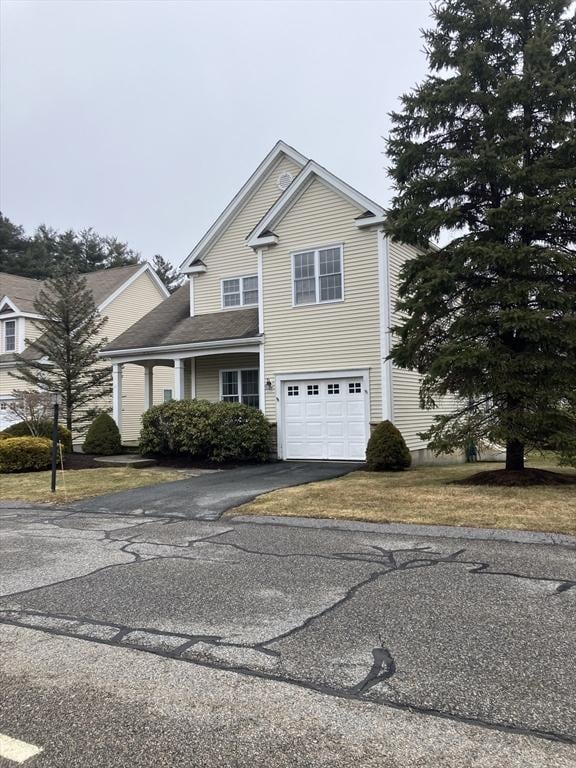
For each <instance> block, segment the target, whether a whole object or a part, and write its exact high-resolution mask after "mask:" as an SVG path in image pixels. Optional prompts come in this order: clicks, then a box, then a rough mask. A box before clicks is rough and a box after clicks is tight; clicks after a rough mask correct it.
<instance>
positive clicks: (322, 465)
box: [72, 461, 361, 520]
mask: <svg viewBox="0 0 576 768" xmlns="http://www.w3.org/2000/svg"><path fill="white" fill-rule="evenodd" d="M359 466H361V465H360V464H354V463H351V462H334V461H326V462H320V461H317V462H315V461H279V462H275V463H272V464H257V465H249V466H245V467H238V468H236V469H227V470H223V471H219V472H209V473H206V474H203V475H200V476H199V477H191V478H189V479H186V480H177V481H176V482H173V483H163V484H161V485H149V486H146V487H144V488H134V489H132V490H129V491H121V492H119V493H108V494H105V495H103V496H97V497H96V498H94V499H85V500H84V501H79V502H77V503H76V504H73V505H72V508H75V509H82V510H87V511H100V512H115V513H118V512H121V513H125V514H126V513H128V514H133V513H135V512H136V513H140V514H145V515H150V514H152V515H153V514H163V515H176V516H179V517H186V518H190V519H194V520H216V519H217V518H218V517H220V515H221V514H222V513H223V512H225V511H226V510H227V509H231V508H232V507H237V506H239V505H240V504H245V503H246V502H248V501H252V499H254V498H255V497H256V496H259V495H260V494H261V493H268V491H274V490H276V489H277V488H286V487H288V486H291V485H302V484H304V483H314V482H316V481H318V480H328V479H329V478H332V477H339V476H340V475H345V474H346V473H348V472H352V471H353V470H354V469H357V468H358V467H359Z"/></svg>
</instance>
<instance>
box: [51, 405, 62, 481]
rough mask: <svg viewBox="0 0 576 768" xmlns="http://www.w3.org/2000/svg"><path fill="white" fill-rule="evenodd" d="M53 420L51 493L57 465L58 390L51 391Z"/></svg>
mask: <svg viewBox="0 0 576 768" xmlns="http://www.w3.org/2000/svg"><path fill="white" fill-rule="evenodd" d="M51 395H52V406H53V409H54V412H53V417H52V418H53V421H52V484H51V489H52V493H55V491H56V467H57V466H58V411H59V409H60V402H61V395H60V392H52V393H51Z"/></svg>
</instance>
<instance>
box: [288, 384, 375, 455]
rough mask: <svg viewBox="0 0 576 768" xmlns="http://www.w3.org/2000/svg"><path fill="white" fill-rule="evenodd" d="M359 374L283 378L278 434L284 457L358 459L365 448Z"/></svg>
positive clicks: (363, 414) (363, 415) (363, 392)
mask: <svg viewBox="0 0 576 768" xmlns="http://www.w3.org/2000/svg"><path fill="white" fill-rule="evenodd" d="M365 401H366V397H365V391H364V384H363V381H362V379H361V378H353V379H347V378H342V379H312V380H309V381H308V380H306V379H304V380H294V381H285V382H283V384H282V406H283V407H282V434H283V442H284V454H285V456H284V457H285V458H286V459H344V460H346V459H353V460H355V459H359V460H361V461H362V460H363V459H364V458H365V452H366V441H367V436H366V403H365Z"/></svg>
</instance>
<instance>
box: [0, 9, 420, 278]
mask: <svg viewBox="0 0 576 768" xmlns="http://www.w3.org/2000/svg"><path fill="white" fill-rule="evenodd" d="M1 13H2V17H1V35H2V38H1V43H2V45H1V49H2V54H1V55H2V60H1V78H2V79H1V88H2V91H1V97H2V119H1V158H0V160H1V180H0V207H1V209H2V212H3V213H4V214H5V215H7V216H8V217H9V218H10V219H11V220H12V221H14V222H15V223H18V224H22V225H23V226H24V227H25V228H26V229H27V230H28V231H31V230H32V229H33V228H34V227H35V226H36V225H38V224H40V223H45V224H49V225H51V226H54V227H56V228H58V229H65V228H68V227H72V228H74V229H81V228H83V227H89V226H91V227H93V228H94V229H95V230H96V231H97V232H99V233H100V234H113V235H117V236H118V237H119V238H120V239H122V240H125V241H127V242H128V243H129V244H130V246H131V247H133V248H135V249H136V250H138V251H140V252H141V253H142V255H143V256H144V257H146V258H151V257H152V256H153V254H154V253H161V254H162V255H164V256H165V257H166V258H168V259H169V260H170V261H172V262H174V263H175V264H178V263H180V262H181V261H182V260H183V259H184V258H185V256H186V255H187V253H188V252H189V251H190V250H191V248H192V247H193V246H194V245H195V243H196V242H197V241H198V240H199V239H200V237H201V236H202V235H203V234H204V232H205V230H206V229H207V228H208V227H209V226H210V224H211V223H212V221H213V220H214V219H215V218H216V216H217V215H218V214H219V213H220V212H221V211H222V209H223V208H224V207H225V205H226V204H227V203H228V202H229V200H230V199H231V198H232V197H233V195H234V194H235V193H236V191H237V190H238V188H239V187H240V186H241V185H242V184H243V183H244V181H245V180H246V179H247V177H248V176H249V175H250V174H251V173H252V171H253V170H254V168H255V167H256V166H257V165H258V163H259V162H260V161H261V160H262V158H263V157H264V156H265V155H266V153H267V152H268V151H269V150H270V149H271V147H272V146H273V145H274V144H275V142H276V141H277V140H278V139H280V138H281V139H284V140H285V141H287V142H288V143H289V144H291V145H292V146H294V147H296V148H297V149H298V150H299V151H300V152H302V153H303V154H304V155H306V156H307V157H312V158H313V159H315V160H317V161H318V162H319V163H321V164H322V165H324V166H326V167H327V168H329V169H330V170H331V171H332V172H333V173H336V174H337V175H338V176H340V177H342V178H343V179H345V180H346V181H347V182H349V183H350V184H352V185H353V186H355V187H356V188H358V189H359V190H360V191H361V192H363V193H364V194H366V195H368V196H369V197H372V198H373V199H375V200H377V201H378V202H380V203H384V204H385V203H386V202H387V201H388V200H389V195H390V190H389V185H388V182H387V179H386V173H385V164H386V159H385V157H384V155H383V154H382V153H383V151H384V141H383V139H382V136H383V135H385V134H386V133H387V130H388V128H389V120H388V117H387V113H388V112H389V111H390V110H391V109H394V108H396V107H397V106H398V101H397V99H398V96H400V95H401V94H402V93H403V92H405V91H407V90H409V89H410V88H411V87H412V86H413V85H414V84H415V83H416V82H418V81H419V80H421V79H422V78H423V76H424V74H425V72H426V66H425V59H424V56H423V53H422V40H421V37H420V31H419V30H420V28H422V27H426V26H429V4H428V2H425V1H422V2H421V1H420V0H374V1H373V2H364V1H363V0H350V1H348V0H346V1H345V2H332V1H324V2H323V1H321V0H316V1H315V2H312V1H306V2H300V1H299V0H289V1H287V2H284V1H280V0H278V1H276V2H275V1H274V0H267V1H266V2H244V0H233V1H232V2H217V1H214V0H212V1H211V2H194V1H193V0H175V1H173V0H160V1H159V2H157V1H156V0H145V1H142V0H124V1H122V0H120V1H119V0H96V2H93V1H92V0H65V1H64V2H53V1H52V0H39V2H38V1H35V0H34V1H30V2H28V1H27V0H2V3H1Z"/></svg>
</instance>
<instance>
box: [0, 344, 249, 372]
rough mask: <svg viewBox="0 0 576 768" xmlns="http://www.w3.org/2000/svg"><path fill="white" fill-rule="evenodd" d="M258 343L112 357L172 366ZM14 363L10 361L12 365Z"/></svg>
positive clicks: (141, 363) (245, 349)
mask: <svg viewBox="0 0 576 768" xmlns="http://www.w3.org/2000/svg"><path fill="white" fill-rule="evenodd" d="M260 346H261V345H260V344H259V343H258V344H242V345H236V346H224V347H210V348H206V349H198V350H190V351H188V352H176V353H165V352H163V351H160V352H150V351H149V350H147V349H144V350H142V353H141V354H136V353H135V354H132V355H123V356H122V357H117V358H115V359H114V362H116V363H130V364H132V365H145V364H146V363H154V365H165V366H167V367H172V366H173V364H174V361H175V360H190V359H192V358H194V357H204V356H208V355H227V354H238V353H246V354H255V355H257V354H258V353H259V351H260ZM13 366H14V363H13V362H12V363H10V367H13Z"/></svg>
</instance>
